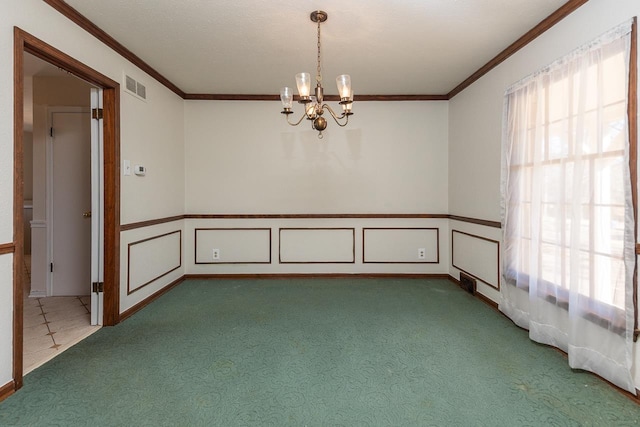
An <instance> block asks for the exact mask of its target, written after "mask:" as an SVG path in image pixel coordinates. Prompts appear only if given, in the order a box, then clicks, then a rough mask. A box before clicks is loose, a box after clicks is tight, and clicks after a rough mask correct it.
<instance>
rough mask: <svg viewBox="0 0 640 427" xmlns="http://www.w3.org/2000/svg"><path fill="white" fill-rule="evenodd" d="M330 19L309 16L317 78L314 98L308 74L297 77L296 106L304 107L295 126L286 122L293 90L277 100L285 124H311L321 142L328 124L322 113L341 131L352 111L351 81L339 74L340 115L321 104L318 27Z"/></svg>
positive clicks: (284, 90)
mask: <svg viewBox="0 0 640 427" xmlns="http://www.w3.org/2000/svg"><path fill="white" fill-rule="evenodd" d="M328 17H329V15H327V13H326V12H323V11H321V10H318V11H315V12H311V15H310V18H311V21H313V22H315V23H317V24H318V67H317V74H316V87H315V90H314V94H313V95H311V74H309V73H298V74H296V86H297V87H298V103H300V104H303V105H304V112H303V113H302V116H301V117H300V120H298V121H297V122H291V121H289V116H290V115H291V114H293V110H292V108H293V90H292V89H291V88H289V87H284V88H282V89H280V100H281V101H282V108H283V110H282V114H284V115H285V117H286V119H287V123H289V124H290V125H291V126H298V125H299V124H300V123H302V121H303V120H304V119H307V120H309V121H311V127H312V128H313V129H315V130H317V131H318V138H320V139H322V131H323V130H325V129H326V128H327V120H326V119H325V118H324V117H322V116H323V115H324V113H325V111H328V112H329V115H331V117H332V118H333V120H334V121H335V122H336V123H337V124H338V126H341V127H344V126H346V125H347V123H349V116H351V115H352V114H353V112H352V111H351V107H352V104H353V90H352V89H351V77H350V76H349V75H348V74H342V75H340V76H338V77H337V78H336V85H337V86H338V95H339V97H340V105H341V106H342V113H341V114H340V115H338V114H336V112H335V111H333V109H332V108H331V107H330V106H329V105H327V104H324V103H323V101H324V89H323V87H322V70H321V57H320V53H321V51H320V47H321V44H320V24H321V23H322V22H325V21H326V20H327V18H328Z"/></svg>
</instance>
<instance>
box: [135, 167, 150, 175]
mask: <svg viewBox="0 0 640 427" xmlns="http://www.w3.org/2000/svg"><path fill="white" fill-rule="evenodd" d="M133 172H134V173H135V174H136V175H138V176H144V175H145V174H146V173H147V168H145V167H144V166H141V165H136V167H135V168H134V169H133Z"/></svg>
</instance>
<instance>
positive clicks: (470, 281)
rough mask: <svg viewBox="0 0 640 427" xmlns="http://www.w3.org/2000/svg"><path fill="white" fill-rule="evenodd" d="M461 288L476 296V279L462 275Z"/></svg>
mask: <svg viewBox="0 0 640 427" xmlns="http://www.w3.org/2000/svg"><path fill="white" fill-rule="evenodd" d="M460 287H462V289H464V290H465V291H467V292H469V293H470V294H471V295H475V293H476V279H474V278H473V277H471V276H469V275H468V274H464V273H460Z"/></svg>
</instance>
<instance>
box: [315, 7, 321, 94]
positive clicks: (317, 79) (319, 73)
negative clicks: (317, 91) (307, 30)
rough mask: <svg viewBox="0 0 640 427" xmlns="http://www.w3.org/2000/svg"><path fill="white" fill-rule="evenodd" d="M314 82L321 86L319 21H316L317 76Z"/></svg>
mask: <svg viewBox="0 0 640 427" xmlns="http://www.w3.org/2000/svg"><path fill="white" fill-rule="evenodd" d="M316 82H318V83H319V84H322V72H321V70H320V19H318V74H317V75H316Z"/></svg>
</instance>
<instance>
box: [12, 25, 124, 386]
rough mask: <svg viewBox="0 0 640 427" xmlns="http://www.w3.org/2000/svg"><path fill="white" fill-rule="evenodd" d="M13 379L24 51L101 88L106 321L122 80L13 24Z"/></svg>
mask: <svg viewBox="0 0 640 427" xmlns="http://www.w3.org/2000/svg"><path fill="white" fill-rule="evenodd" d="M13 48H14V49H13V56H14V63H13V74H14V75H13V82H14V83H13V100H14V101H13V105H14V109H13V114H14V116H13V117H14V121H13V147H14V158H13V169H14V170H13V174H14V180H13V182H14V188H13V245H14V256H13V307H14V310H13V378H14V384H15V390H18V389H19V388H21V387H22V385H23V374H22V371H23V354H22V353H23V341H24V336H23V327H24V324H23V317H22V316H23V310H24V307H23V290H22V266H23V262H24V254H23V250H24V230H23V224H24V217H23V212H22V204H23V200H22V199H23V192H24V163H23V155H24V141H23V128H24V114H23V108H24V99H23V98H24V53H25V52H28V53H30V54H32V55H35V56H37V57H39V58H41V59H43V60H45V61H47V62H49V63H51V64H53V65H55V66H57V67H60V68H62V69H64V70H66V71H68V72H69V73H71V74H73V75H75V76H77V77H78V78H80V79H82V80H84V81H87V82H89V83H91V84H93V85H95V86H98V87H101V88H102V89H103V104H104V105H103V109H104V132H103V133H104V199H105V200H104V209H105V212H104V251H105V255H104V320H103V321H104V325H107V326H110V325H115V324H117V323H118V322H119V320H120V315H119V311H120V307H119V295H120V294H119V291H120V261H119V260H120V180H119V178H120V84H119V83H118V82H116V81H114V80H112V79H110V78H109V77H107V76H105V75H103V74H101V73H99V72H98V71H96V70H94V69H92V68H90V67H88V66H87V65H85V64H83V63H81V62H80V61H78V60H76V59H74V58H72V57H71V56H69V55H67V54H65V53H63V52H62V51H60V50H58V49H56V48H54V47H53V46H51V45H49V44H47V43H45V42H44V41H42V40H40V39H38V38H36V37H34V36H33V35H31V34H29V33H27V32H25V31H23V30H22V29H20V28H18V27H14V45H13Z"/></svg>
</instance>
